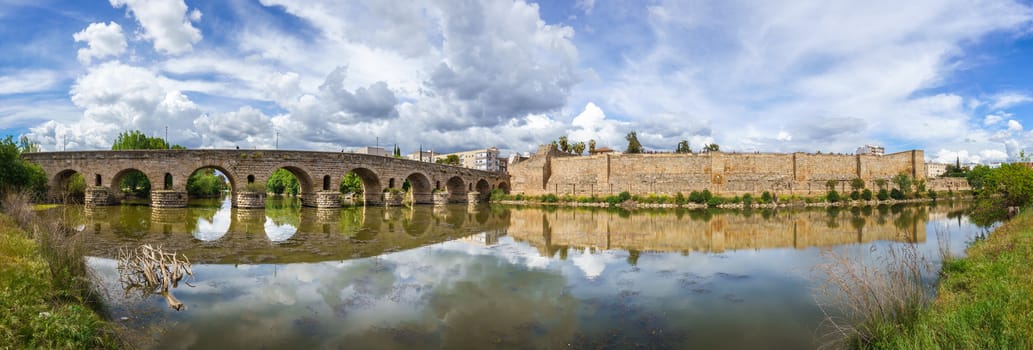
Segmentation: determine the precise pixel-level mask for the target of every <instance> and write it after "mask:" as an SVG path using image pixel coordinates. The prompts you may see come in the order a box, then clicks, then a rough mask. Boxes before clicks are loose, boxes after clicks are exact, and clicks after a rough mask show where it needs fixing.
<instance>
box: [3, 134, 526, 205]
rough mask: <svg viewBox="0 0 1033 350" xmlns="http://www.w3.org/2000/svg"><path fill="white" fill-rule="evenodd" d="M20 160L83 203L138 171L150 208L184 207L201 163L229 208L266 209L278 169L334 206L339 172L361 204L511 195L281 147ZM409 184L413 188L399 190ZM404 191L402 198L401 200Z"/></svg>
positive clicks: (495, 176) (439, 172) (391, 161)
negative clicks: (353, 178)
mask: <svg viewBox="0 0 1033 350" xmlns="http://www.w3.org/2000/svg"><path fill="white" fill-rule="evenodd" d="M22 156H23V158H25V159H26V160H29V161H31V162H33V163H36V164H39V165H40V166H41V167H42V168H43V171H44V172H45V173H46V175H47V177H48V179H49V180H48V181H49V183H48V196H49V197H50V198H51V199H60V198H63V197H64V196H65V195H66V193H65V189H66V188H67V184H68V181H69V179H71V177H72V175H74V174H76V173H79V174H82V176H83V178H84V179H85V181H86V185H87V186H86V197H85V199H84V201H85V204H86V205H88V206H96V205H111V204H116V203H118V202H119V197H121V192H122V191H121V189H120V188H119V184H120V183H121V181H122V179H123V178H124V177H125V176H126V175H127V174H130V173H133V172H136V171H139V172H141V173H143V174H144V175H145V176H147V179H148V181H150V183H151V196H150V203H151V206H153V207H185V206H186V205H187V199H188V196H187V189H186V183H187V179H188V178H189V177H190V175H191V174H193V173H194V172H195V171H197V170H200V169H205V168H211V169H215V170H218V171H219V172H220V173H222V174H224V175H225V176H226V178H227V180H229V184H230V189H231V191H232V198H233V206H235V207H240V208H262V207H264V206H265V183H266V181H267V180H268V179H269V177H270V176H272V174H273V172H274V171H276V170H277V169H286V170H287V171H290V172H291V173H292V174H294V176H296V177H297V178H298V182H299V183H300V185H301V193H300V197H301V202H302V204H303V205H305V206H309V207H319V208H334V207H339V206H340V205H341V193H340V191H339V186H340V183H341V179H343V178H344V176H345V174H347V173H349V172H354V173H355V174H356V175H358V177H359V178H360V179H361V180H362V185H363V196H362V198H361V200H362V201H363V202H364V203H365V204H366V205H380V204H384V205H400V204H402V202H403V200H405V199H408V200H411V201H412V203H415V204H444V203H463V202H477V201H483V200H485V199H487V196H488V195H489V193H490V192H491V190H493V189H496V188H498V189H502V190H503V191H505V192H507V193H508V192H509V188H510V181H509V176H508V175H506V174H500V173H495V172H488V171H481V170H474V169H468V168H462V167H456V166H450V165H443V164H434V163H428V162H420V161H414V160H408V159H398V158H390V157H381V156H374V155H368V154H357V153H345V152H315V151H286V150H282V151H281V150H212V149H199V150H124V151H70V152H39V153H26V154H23V155H22ZM405 181H409V183H410V185H411V191H409V192H408V193H402V192H401V191H400V190H401V188H402V184H403V183H404V182H405ZM406 196H408V198H405V197H406Z"/></svg>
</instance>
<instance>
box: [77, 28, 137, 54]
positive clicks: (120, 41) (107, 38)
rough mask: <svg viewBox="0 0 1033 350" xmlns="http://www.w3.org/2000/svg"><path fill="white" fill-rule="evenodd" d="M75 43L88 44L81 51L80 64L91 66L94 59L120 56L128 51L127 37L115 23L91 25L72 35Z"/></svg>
mask: <svg viewBox="0 0 1033 350" xmlns="http://www.w3.org/2000/svg"><path fill="white" fill-rule="evenodd" d="M72 38H73V39H75V42H82V41H85V42H86V47H85V48H81V49H79V53H78V56H79V62H82V63H83V64H90V61H92V60H93V59H94V58H104V57H108V56H118V55H121V54H122V53H123V52H125V51H126V47H127V45H126V37H125V35H123V34H122V26H120V25H118V23H115V22H108V23H107V24H104V23H90V25H89V26H87V27H86V29H83V30H82V31H80V32H78V33H75V34H74V35H72Z"/></svg>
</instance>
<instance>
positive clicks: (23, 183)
mask: <svg viewBox="0 0 1033 350" xmlns="http://www.w3.org/2000/svg"><path fill="white" fill-rule="evenodd" d="M21 153H22V152H21V149H20V147H19V146H18V145H17V144H15V143H14V138H12V137H11V136H7V137H6V138H4V139H3V140H0V194H2V193H6V192H7V191H20V190H31V191H35V192H37V193H42V192H43V191H45V190H46V184H47V177H46V175H45V174H44V173H43V169H42V168H40V167H39V166H38V165H36V164H32V163H30V162H27V161H25V160H23V159H21Z"/></svg>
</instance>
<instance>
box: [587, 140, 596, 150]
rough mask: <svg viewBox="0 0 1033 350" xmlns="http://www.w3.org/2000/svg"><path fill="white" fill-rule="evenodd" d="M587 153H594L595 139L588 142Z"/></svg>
mask: <svg viewBox="0 0 1033 350" xmlns="http://www.w3.org/2000/svg"><path fill="white" fill-rule="evenodd" d="M588 153H595V139H589V140H588Z"/></svg>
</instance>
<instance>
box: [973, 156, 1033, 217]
mask: <svg viewBox="0 0 1033 350" xmlns="http://www.w3.org/2000/svg"><path fill="white" fill-rule="evenodd" d="M982 185H983V189H985V191H982V192H981V196H983V197H990V196H993V195H994V194H1000V195H1001V199H1002V200H1003V203H1002V204H1003V205H1004V206H1009V207H1022V206H1025V205H1026V204H1029V202H1030V200H1031V199H1033V169H1030V168H1029V167H1027V166H1026V165H1024V164H1019V163H1011V164H1002V165H1001V167H1000V168H997V169H991V171H990V172H989V173H988V174H987V176H986V177H985V178H984V179H983V183H982Z"/></svg>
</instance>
